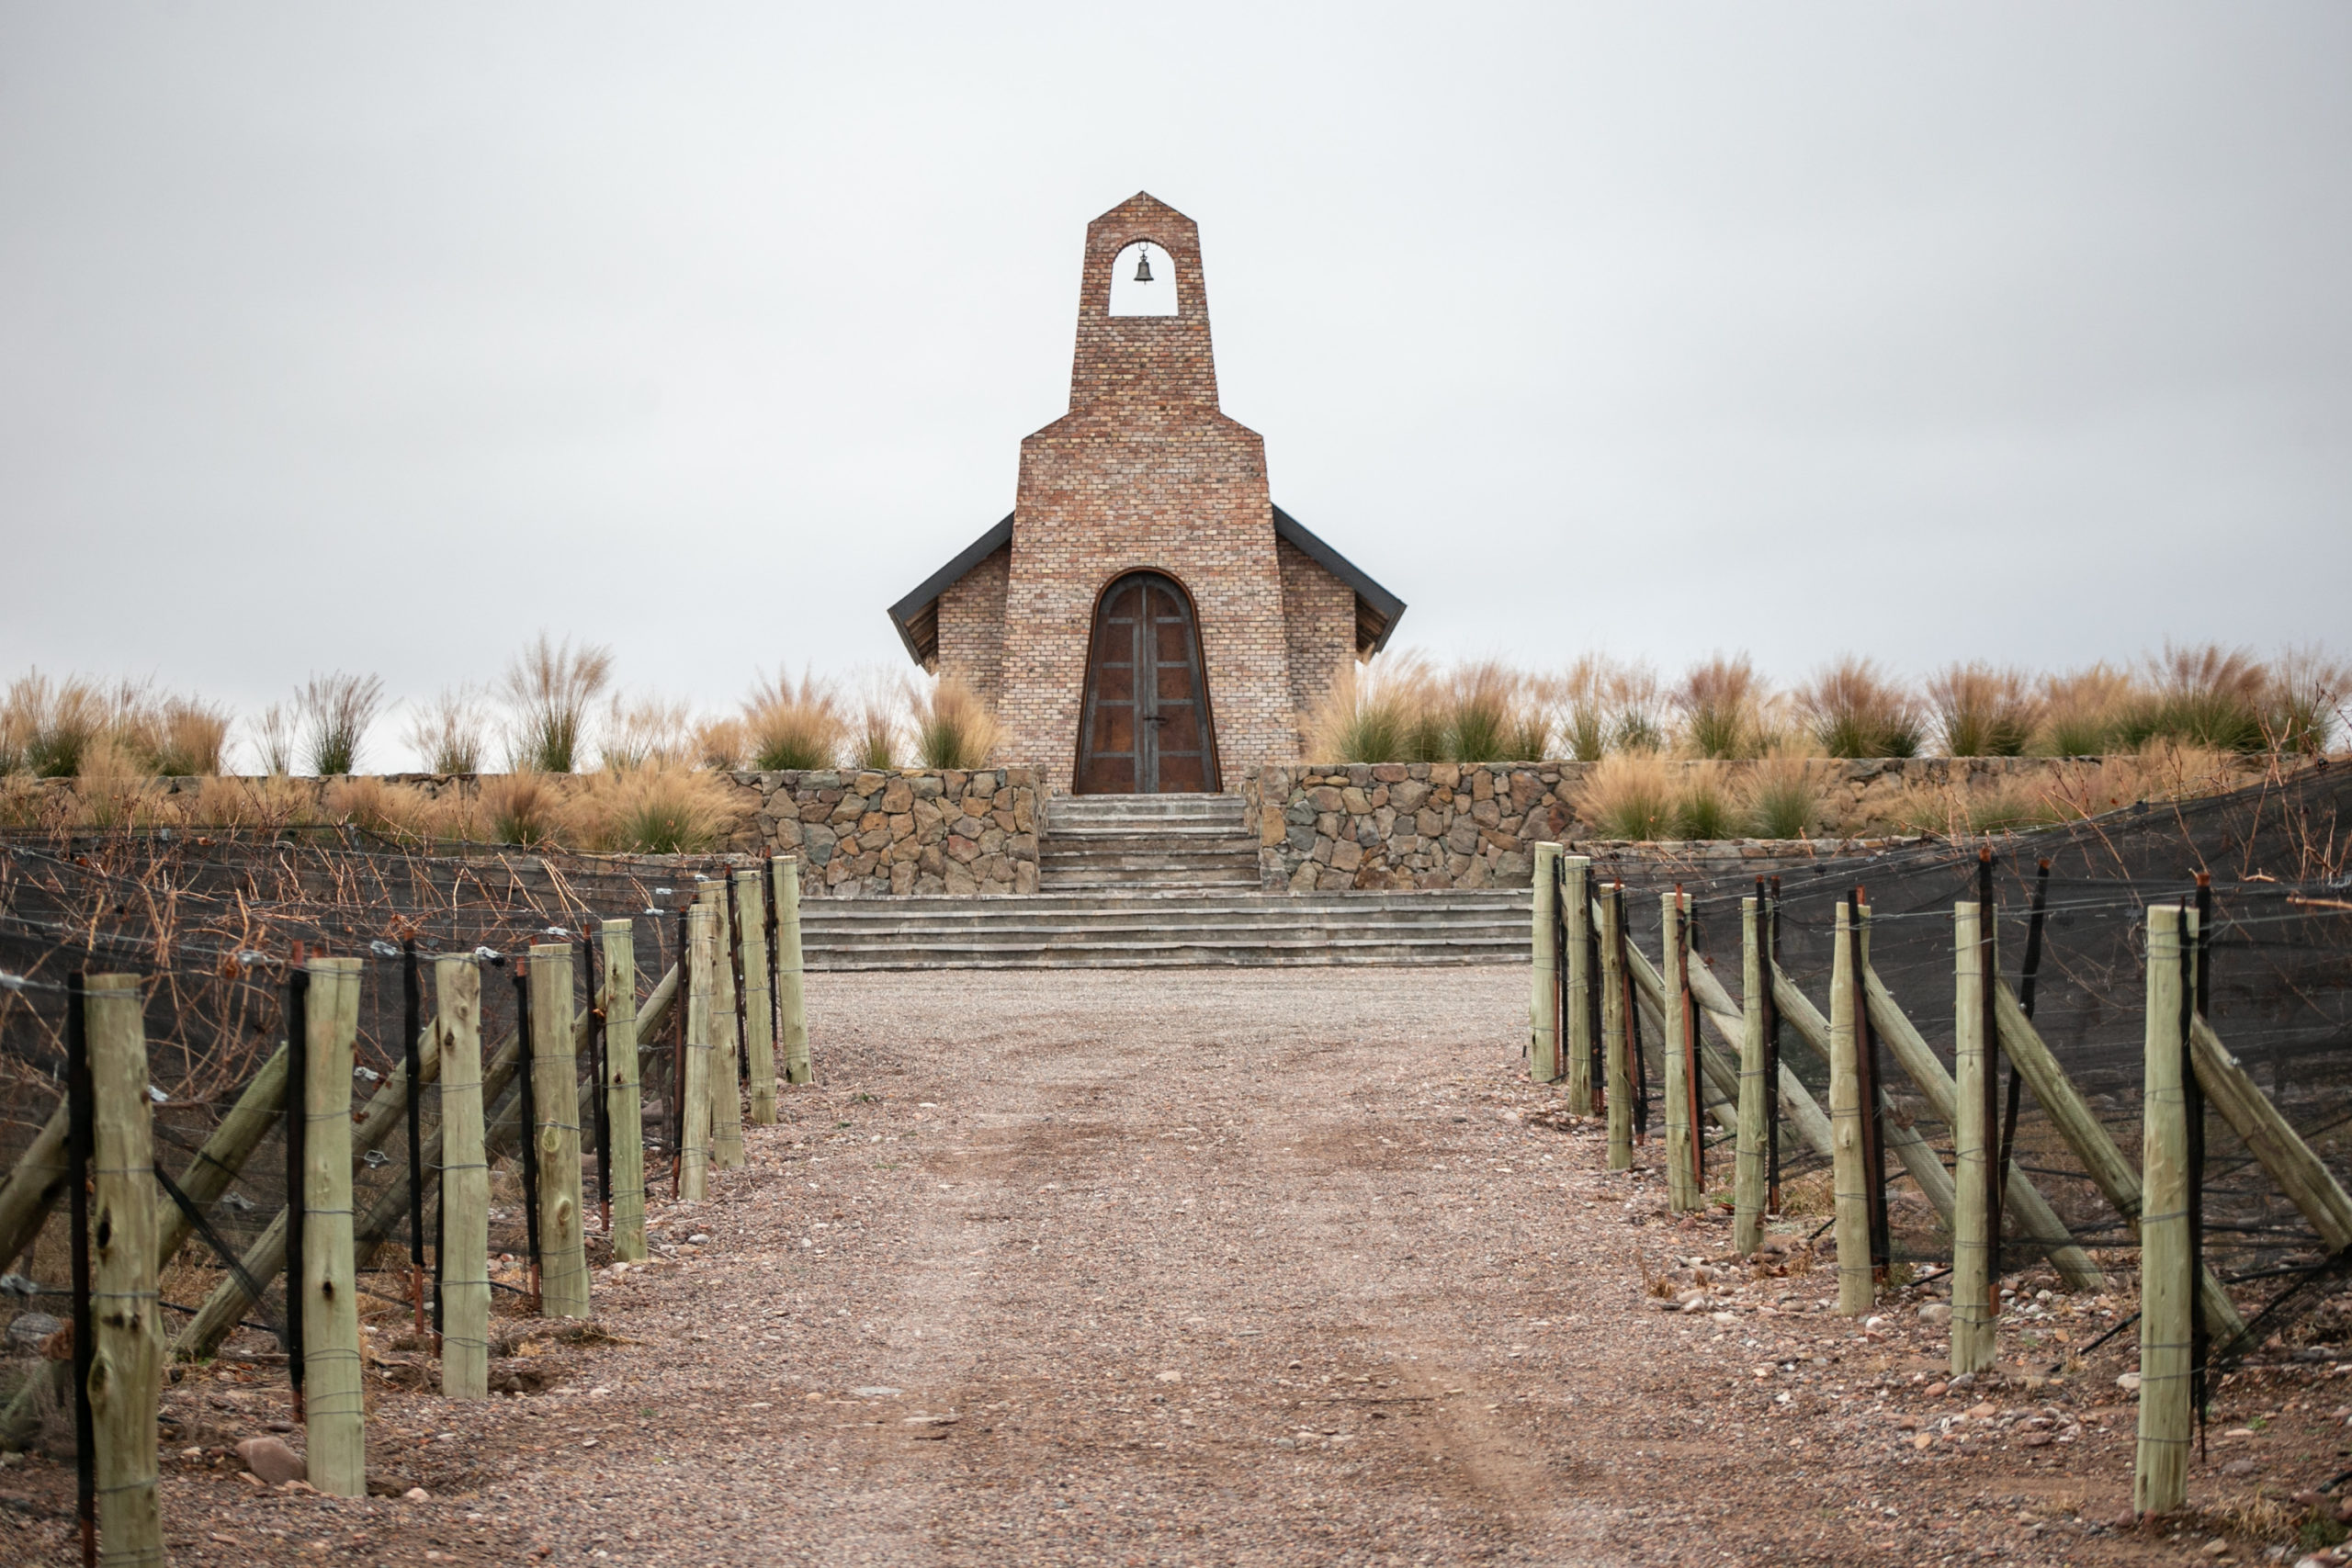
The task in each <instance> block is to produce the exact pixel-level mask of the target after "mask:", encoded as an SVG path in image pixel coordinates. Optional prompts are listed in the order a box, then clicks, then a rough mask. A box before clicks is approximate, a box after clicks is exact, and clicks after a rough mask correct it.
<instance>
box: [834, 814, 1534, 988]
mask: <svg viewBox="0 0 2352 1568" xmlns="http://www.w3.org/2000/svg"><path fill="white" fill-rule="evenodd" d="M1037 884H1038V889H1039V890H1038V892H1037V893H1036V894H1035V895H1034V896H1032V897H986V898H982V897H913V898H811V899H809V900H808V901H807V902H805V903H804V904H802V905H801V907H800V933H801V947H802V953H803V956H804V961H805V962H806V964H807V965H808V967H809V968H810V969H941V968H945V969H1049V968H1090V969H1097V968H1121V969H1144V968H1174V967H1182V966H1187V965H1233V966H1242V965H1247V966H1272V965H1282V964H1514V963H1524V962H1525V961H1526V958H1527V951H1528V931H1527V921H1528V892H1527V890H1526V889H1525V888H1523V887H1522V888H1510V889H1502V890H1498V891H1481V892H1456V891H1443V892H1411V893H1313V894H1305V895H1299V896H1293V895H1290V894H1286V893H1262V892H1261V891H1259V889H1258V844H1257V840H1256V838H1255V837H1254V836H1253V835H1252V834H1251V833H1250V830H1249V828H1248V825H1247V823H1246V822H1245V821H1244V820H1243V818H1242V812H1241V801H1240V798H1239V797H1238V795H1062V796H1057V797H1056V798H1055V799H1054V800H1053V801H1052V802H1051V803H1050V804H1049V805H1048V807H1046V835H1045V837H1044V839H1043V840H1041V842H1040V845H1039V848H1038V877H1037Z"/></svg>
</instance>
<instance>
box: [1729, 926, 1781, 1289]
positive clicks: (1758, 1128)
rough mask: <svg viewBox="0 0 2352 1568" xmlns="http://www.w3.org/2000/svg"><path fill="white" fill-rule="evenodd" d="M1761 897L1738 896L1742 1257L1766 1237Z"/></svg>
mask: <svg viewBox="0 0 2352 1568" xmlns="http://www.w3.org/2000/svg"><path fill="white" fill-rule="evenodd" d="M1757 922H1758V908H1757V902H1756V900H1755V899H1753V898H1742V899H1741V900H1740V901H1739V987H1740V1007H1739V1135H1738V1142H1737V1145H1736V1151H1735V1154H1734V1156H1733V1157H1734V1160H1735V1161H1736V1164H1735V1167H1734V1168H1733V1171H1732V1194H1731V1213H1732V1222H1731V1224H1732V1230H1731V1236H1732V1241H1731V1246H1732V1251H1733V1252H1734V1253H1736V1254H1737V1255H1738V1256H1739V1257H1741V1258H1746V1257H1747V1256H1748V1255H1749V1254H1750V1253H1752V1252H1754V1251H1755V1250H1756V1249H1757V1247H1759V1246H1761V1245H1762V1244H1763V1241H1764V1197H1765V1193H1764V1175H1765V1172H1764V1154H1765V1150H1764V1141H1765V1139H1766V1138H1767V1137H1768V1136H1769V1135H1770V1131H1771V1122H1770V1117H1771V1115H1772V1103H1771V1090H1770V1088H1769V1087H1768V1086H1767V1084H1766V1082H1765V1077H1764V1074H1765V1066H1764V995H1765V984H1764V949H1763V942H1762V939H1761V936H1760V934H1759V927H1758V923H1757Z"/></svg>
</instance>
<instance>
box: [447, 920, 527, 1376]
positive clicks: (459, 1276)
mask: <svg viewBox="0 0 2352 1568" xmlns="http://www.w3.org/2000/svg"><path fill="white" fill-rule="evenodd" d="M433 1005H434V1016H433V1047H434V1055H436V1056H437V1057H439V1058H440V1067H441V1259H440V1263H441V1393H442V1397H444V1398H446V1399H488V1398H489V1397H490V1149H489V1145H488V1143H487V1142H486V1140H485V1138H484V1135H483V1132H482V1099H481V1097H482V1071H481V965H480V964H477V963H476V962H475V960H474V959H473V958H472V957H471V956H453V957H445V958H439V959H435V961H434V964H433ZM526 1201H527V1195H526Z"/></svg>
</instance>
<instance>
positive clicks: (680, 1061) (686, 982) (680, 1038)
mask: <svg viewBox="0 0 2352 1568" xmlns="http://www.w3.org/2000/svg"><path fill="white" fill-rule="evenodd" d="M689 913H690V911H688V910H686V909H680V910H679V911H678V989H677V991H676V993H675V995H674V996H673V999H672V1001H671V1003H670V1019H671V1022H672V1024H673V1027H674V1028H675V1030H676V1034H675V1036H674V1039H675V1042H676V1048H675V1049H674V1050H673V1051H672V1052H671V1053H670V1196H671V1198H672V1199H673V1200H674V1199H675V1198H676V1197H677V1196H678V1184H679V1183H680V1182H681V1181H683V1180H684V1179H685V1172H686V1003H687V998H688V997H689V996H690V995H691V994H692V990H691V987H692V986H693V984H694V965H693V964H690V963H688V962H687V949H686V917H687V915H688V914H689Z"/></svg>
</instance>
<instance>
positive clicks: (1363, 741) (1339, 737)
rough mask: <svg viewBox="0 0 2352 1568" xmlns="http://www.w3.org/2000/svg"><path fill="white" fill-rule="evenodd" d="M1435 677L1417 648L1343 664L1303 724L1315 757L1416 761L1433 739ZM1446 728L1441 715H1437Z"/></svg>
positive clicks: (1307, 740)
mask: <svg viewBox="0 0 2352 1568" xmlns="http://www.w3.org/2000/svg"><path fill="white" fill-rule="evenodd" d="M1433 683H1434V678H1433V677H1432V676H1431V675H1430V667H1429V661H1428V660H1426V659H1424V658H1423V657H1422V656H1421V655H1419V654H1418V653H1389V654H1380V655H1375V656H1374V658H1373V659H1372V660H1370V661H1368V662H1366V663H1363V664H1354V663H1350V664H1346V665H1343V666H1341V667H1340V672H1339V674H1338V676H1337V677H1335V678H1334V679H1333V681H1332V682H1331V690H1330V692H1329V694H1327V695H1326V696H1325V697H1324V699H1323V701H1322V702H1321V703H1320V704H1318V705H1317V706H1316V708H1315V709H1314V711H1313V712H1311V713H1309V714H1308V715H1307V716H1306V721H1305V724H1304V727H1303V728H1305V730H1306V749H1307V754H1308V756H1309V757H1310V758H1311V759H1312V760H1314V761H1332V762H1415V761H1431V760H1432V759H1430V758H1428V757H1424V756H1420V755H1418V754H1417V753H1418V752H1419V751H1420V750H1423V749H1424V748H1425V747H1426V746H1427V744H1428V742H1429V732H1430V728H1431V725H1432V713H1433V710H1434V709H1435V707H1436V703H1435V700H1434V698H1433V694H1432V691H1431V688H1432V685H1433ZM1435 724H1436V728H1438V730H1439V731H1440V732H1441V733H1442V728H1443V723H1442V719H1441V720H1436V721H1435Z"/></svg>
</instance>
